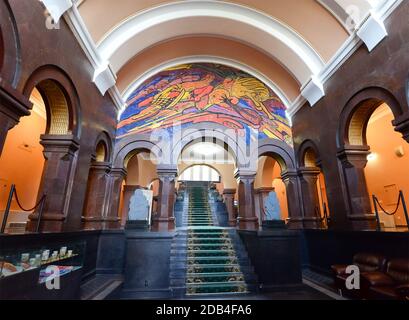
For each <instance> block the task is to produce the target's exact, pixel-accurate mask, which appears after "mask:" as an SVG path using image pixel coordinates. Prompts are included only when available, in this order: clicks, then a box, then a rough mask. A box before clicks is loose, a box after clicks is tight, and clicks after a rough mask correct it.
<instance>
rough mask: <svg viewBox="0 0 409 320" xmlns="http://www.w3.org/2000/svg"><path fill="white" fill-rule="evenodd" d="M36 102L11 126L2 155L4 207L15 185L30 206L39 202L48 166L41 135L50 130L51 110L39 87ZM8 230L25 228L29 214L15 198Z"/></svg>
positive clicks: (1, 206)
mask: <svg viewBox="0 0 409 320" xmlns="http://www.w3.org/2000/svg"><path fill="white" fill-rule="evenodd" d="M30 101H31V103H32V104H33V109H32V111H31V115H30V116H28V117H23V118H21V120H20V123H19V124H18V125H17V126H15V127H14V128H13V129H11V130H9V132H8V134H7V138H6V140H5V144H4V147H3V152H2V154H1V156H0V183H1V185H0V188H1V190H0V209H1V210H2V211H1V212H2V213H3V210H4V209H5V207H6V203H7V198H8V194H9V191H10V188H11V185H12V184H14V185H15V186H16V190H17V193H18V197H19V200H20V202H21V204H22V205H24V206H25V208H26V209H29V208H33V207H34V206H35V205H36V203H37V195H38V190H39V188H40V183H41V177H42V173H43V169H44V162H45V160H44V155H43V147H42V145H41V144H40V136H41V135H42V134H44V133H45V132H46V127H47V113H46V106H45V103H44V100H43V98H42V96H41V94H40V92H39V91H38V90H37V89H36V88H35V89H34V90H33V92H32V94H31V96H30ZM10 209H11V211H10V215H9V218H8V226H12V227H11V228H10V227H7V229H6V231H8V232H19V231H24V230H25V228H26V223H27V222H28V220H29V219H28V216H29V214H30V213H31V212H24V211H23V210H22V209H21V208H20V207H19V206H18V204H17V202H16V199H15V198H13V201H12V204H11V208H10Z"/></svg>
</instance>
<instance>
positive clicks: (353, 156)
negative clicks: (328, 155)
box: [337, 145, 376, 230]
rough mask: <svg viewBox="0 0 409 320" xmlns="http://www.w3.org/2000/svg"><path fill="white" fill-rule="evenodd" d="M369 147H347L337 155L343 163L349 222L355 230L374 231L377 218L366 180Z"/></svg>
mask: <svg viewBox="0 0 409 320" xmlns="http://www.w3.org/2000/svg"><path fill="white" fill-rule="evenodd" d="M368 154H369V147H367V146H348V145H347V146H345V147H344V149H342V150H340V151H339V152H338V154H337V156H338V158H339V160H340V161H341V165H342V170H343V175H344V182H345V190H346V195H347V197H348V199H347V201H348V206H349V213H348V220H349V224H350V228H351V229H353V230H373V229H375V226H376V217H375V215H374V214H372V208H371V203H370V198H369V193H368V188H367V185H366V179H365V171H364V169H365V167H366V164H367V161H368V160H367V156H368Z"/></svg>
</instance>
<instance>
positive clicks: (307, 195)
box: [298, 167, 322, 229]
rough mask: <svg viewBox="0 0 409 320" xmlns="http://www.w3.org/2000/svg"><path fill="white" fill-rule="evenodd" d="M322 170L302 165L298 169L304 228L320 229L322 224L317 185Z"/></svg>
mask: <svg viewBox="0 0 409 320" xmlns="http://www.w3.org/2000/svg"><path fill="white" fill-rule="evenodd" d="M320 172H321V171H320V169H319V168H316V167H311V168H307V167H302V168H300V169H299V170H298V173H299V175H300V183H301V194H302V203H303V208H304V217H303V222H304V228H307V229H319V228H320V227H321V225H322V222H321V215H320V200H319V199H320V198H319V195H318V187H317V186H318V185H317V182H318V176H319V174H320Z"/></svg>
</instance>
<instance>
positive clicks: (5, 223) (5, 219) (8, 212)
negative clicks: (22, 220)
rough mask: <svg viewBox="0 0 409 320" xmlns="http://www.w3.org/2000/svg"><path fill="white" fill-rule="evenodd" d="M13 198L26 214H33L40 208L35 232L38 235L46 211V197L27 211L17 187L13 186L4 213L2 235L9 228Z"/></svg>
mask: <svg viewBox="0 0 409 320" xmlns="http://www.w3.org/2000/svg"><path fill="white" fill-rule="evenodd" d="M13 197H15V198H16V203H17V205H18V206H19V208H20V209H21V210H23V211H25V212H33V211H34V210H36V209H37V208H38V220H37V225H36V229H35V232H36V233H38V232H39V230H40V224H41V219H42V217H43V211H44V204H45V200H46V197H47V196H46V195H45V194H44V195H43V196H42V197H41V199H40V200H39V201H38V203H37V204H36V205H35V206H34V207H33V208H31V209H25V208H24V207H23V206H22V205H21V202H20V200H19V198H18V195H17V189H16V185H14V184H12V185H11V188H10V192H9V197H8V199H7V205H6V209H5V211H4V216H3V222H2V224H1V229H0V234H3V233H4V232H5V230H6V226H7V220H8V217H9V214H10V208H11V203H12V201H13Z"/></svg>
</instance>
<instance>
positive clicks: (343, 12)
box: [316, 0, 386, 32]
mask: <svg viewBox="0 0 409 320" xmlns="http://www.w3.org/2000/svg"><path fill="white" fill-rule="evenodd" d="M316 1H318V2H319V3H320V4H321V5H323V6H324V7H325V8H326V9H327V10H328V11H329V12H331V14H332V15H334V17H336V18H337V19H338V20H339V21H340V23H341V24H342V25H343V26H344V28H345V29H347V30H348V31H349V32H352V31H353V30H354V29H355V28H356V27H357V26H358V25H359V24H360V23H361V22H362V21H363V20H364V19H365V17H366V16H367V15H368V13H369V12H370V11H371V10H372V9H375V8H377V7H379V6H380V5H382V4H383V3H385V2H386V0H316Z"/></svg>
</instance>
